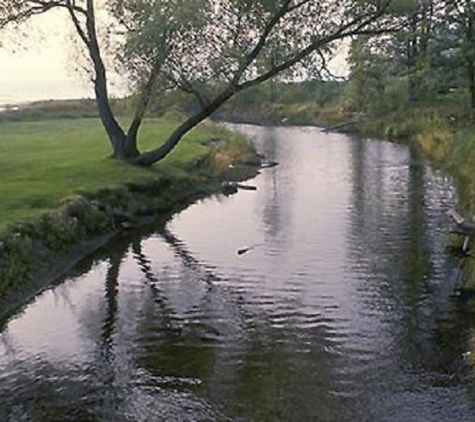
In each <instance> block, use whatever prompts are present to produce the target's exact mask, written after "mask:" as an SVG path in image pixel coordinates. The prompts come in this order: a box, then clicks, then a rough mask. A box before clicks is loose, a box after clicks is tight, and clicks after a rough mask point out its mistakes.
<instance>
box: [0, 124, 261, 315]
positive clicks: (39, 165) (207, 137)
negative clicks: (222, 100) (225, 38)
mask: <svg viewBox="0 0 475 422" xmlns="http://www.w3.org/2000/svg"><path fill="white" fill-rule="evenodd" d="M176 124H177V122H176V120H175V119H174V117H173V116H171V115H168V116H165V117H164V118H161V119H150V120H148V121H147V122H146V123H145V125H144V128H143V132H142V138H141V147H142V148H143V149H147V148H150V147H152V146H153V145H156V144H157V143H159V142H160V141H161V140H162V139H165V136H166V135H167V133H169V132H170V131H171V130H172V129H173V128H174V127H175V126H176ZM1 127H2V137H1V141H0V178H1V179H2V185H1V186H0V316H1V315H2V314H3V315H4V314H5V313H6V312H8V311H10V310H11V309H12V308H13V307H15V306H17V305H18V304H20V303H22V302H23V301H24V300H25V299H26V298H28V297H29V296H31V295H32V294H34V293H36V292H38V291H39V290H41V288H43V287H45V286H46V284H47V283H48V282H49V281H50V280H52V279H54V278H56V277H58V276H60V275H61V274H62V273H64V271H65V270H67V269H68V268H70V267H71V266H73V265H74V264H75V263H77V262H78V261H79V260H80V259H81V258H82V257H84V256H85V255H87V254H88V253H90V252H91V250H94V249H96V248H98V247H100V246H101V245H102V244H104V243H105V242H107V241H108V240H109V239H110V238H111V237H113V236H114V235H115V234H117V233H118V232H120V231H121V230H124V229H127V228H129V227H131V226H135V225H140V224H143V223H146V222H150V221H152V220H153V216H154V215H156V214H157V213H161V212H166V211H169V210H171V209H173V207H175V206H178V205H183V204H185V203H188V202H189V201H192V200H193V199H196V198H197V197H199V196H202V195H206V194H209V193H211V192H216V191H218V190H219V189H220V186H221V182H222V181H223V180H234V179H242V178H246V177H249V176H251V175H253V174H255V172H256V168H255V167H250V166H245V165H239V163H244V162H249V161H255V157H256V156H255V152H254V150H253V149H252V147H251V146H250V145H249V144H248V143H247V142H246V140H245V139H244V138H243V137H241V136H238V135H235V134H232V133H231V132H229V131H226V130H224V129H223V128H220V127H218V126H217V125H215V124H212V123H205V124H204V125H202V126H201V127H200V128H199V129H197V130H196V131H194V132H193V133H192V134H191V135H190V136H188V137H187V138H186V139H184V141H183V143H182V144H181V145H180V146H179V147H178V148H177V150H176V151H175V152H174V153H173V154H171V155H170V156H169V158H167V159H166V160H164V161H163V162H161V163H159V164H157V165H155V166H153V167H152V168H150V169H142V168H137V167H133V166H130V165H127V164H124V163H121V162H117V161H113V160H110V159H108V158H107V154H108V145H107V143H106V141H105V138H104V135H103V134H102V128H101V125H100V122H99V121H98V120H96V119H74V120H71V119H63V120H54V119H53V120H39V121H30V122H25V121H22V122H4V123H1ZM230 164H234V166H232V167H233V168H232V169H230Z"/></svg>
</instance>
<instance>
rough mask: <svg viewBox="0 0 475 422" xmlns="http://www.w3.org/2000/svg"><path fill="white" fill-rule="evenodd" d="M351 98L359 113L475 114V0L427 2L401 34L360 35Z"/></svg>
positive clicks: (353, 59) (355, 45)
mask: <svg viewBox="0 0 475 422" xmlns="http://www.w3.org/2000/svg"><path fill="white" fill-rule="evenodd" d="M349 61H350V65H351V72H350V77H349V83H348V89H347V91H346V97H347V98H346V100H347V103H348V105H349V107H352V108H353V109H355V110H358V111H379V112H380V113H381V112H382V113H387V112H391V111H397V110H398V109H401V108H403V107H407V106H411V107H418V106H427V105H430V106H437V107H445V108H447V109H450V108H453V107H454V106H460V107H462V108H464V109H467V108H468V109H470V110H471V114H472V115H473V113H475V2H474V1H473V0H458V1H447V0H424V1H421V2H420V4H419V6H418V7H417V8H416V9H414V10H413V11H412V12H411V13H410V14H409V21H408V25H407V26H405V27H404V28H403V29H401V31H398V32H397V33H388V34H384V35H382V36H376V37H367V36H360V37H357V38H355V39H353V41H352V44H351V51H350V58H349Z"/></svg>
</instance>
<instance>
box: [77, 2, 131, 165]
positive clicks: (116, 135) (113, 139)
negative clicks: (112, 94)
mask: <svg viewBox="0 0 475 422" xmlns="http://www.w3.org/2000/svg"><path fill="white" fill-rule="evenodd" d="M76 28H78V24H76ZM86 29H87V38H86V35H85V34H84V33H83V32H82V31H80V29H78V31H80V32H81V33H80V35H81V37H82V38H83V39H84V42H85V44H86V46H87V48H88V51H89V55H90V57H91V60H92V62H93V64H94V73H95V77H94V91H95V94H96V104H97V109H98V111H99V117H100V118H101V121H102V124H103V125H104V128H105V130H106V133H107V136H108V137H109V141H110V143H111V145H112V150H113V153H112V158H116V159H119V160H126V159H130V158H133V157H136V156H138V155H139V151H138V150H137V148H136V142H135V140H134V142H133V143H131V142H129V141H128V140H127V136H126V135H125V132H124V130H123V129H122V127H121V126H120V124H119V122H118V121H117V120H116V118H115V117H114V113H113V112H112V109H111V106H110V102H109V93H108V88H107V73H106V68H105V66H104V61H103V60H102V56H101V50H100V47H99V41H98V39H97V32H96V17H95V13H94V1H93V0H88V1H87V16H86Z"/></svg>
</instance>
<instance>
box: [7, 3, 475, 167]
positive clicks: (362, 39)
mask: <svg viewBox="0 0 475 422" xmlns="http://www.w3.org/2000/svg"><path fill="white" fill-rule="evenodd" d="M463 1H464V2H465V3H466V4H465V3H464V4H461V3H463ZM463 1H462V2H461V1H456V2H451V1H436V0H434V1H430V0H339V1H334V0H101V1H99V0H0V29H6V28H8V27H14V28H15V26H18V25H21V24H22V23H23V22H25V21H28V20H29V19H32V18H34V17H35V16H36V15H41V14H45V13H50V12H51V11H53V10H61V11H63V12H64V14H65V15H66V16H67V17H68V19H69V21H70V23H71V24H72V26H73V27H74V32H75V37H76V39H77V40H78V41H79V43H80V44H81V45H82V46H83V48H84V50H85V52H86V54H87V57H88V61H89V67H88V70H89V74H90V78H91V82H92V84H93V86H94V92H95V100H96V104H97V109H98V112H99V116H100V119H101V121H102V124H103V126H104V129H105V132H106V134H107V138H108V140H109V142H110V145H111V149H112V157H113V158H116V159H119V160H125V161H128V162H131V163H133V164H137V165H142V166H149V165H152V164H153V163H156V162H157V161H160V160H161V159H163V158H164V157H166V156H167V155H168V154H169V153H170V152H171V151H172V150H173V149H174V148H175V146H176V145H177V144H178V143H179V142H180V140H181V139H182V138H183V136H184V135H186V134H187V133H188V132H189V131H190V130H192V129H193V128H194V127H196V126H197V125H198V124H199V123H200V122H202V121H203V120H205V119H206V118H207V117H209V116H210V115H212V114H213V113H214V112H215V111H216V110H218V109H219V108H220V107H221V106H222V105H223V104H225V103H227V102H228V101H229V100H230V99H232V98H233V97H235V96H236V94H238V93H240V92H243V91H245V90H248V89H250V88H253V87H256V86H259V85H260V84H262V83H264V82H266V81H269V80H273V79H274V78H280V79H281V80H289V81H291V80H296V79H300V80H302V79H306V78H311V77H313V78H315V77H320V78H323V77H325V76H324V75H325V74H328V73H329V72H328V66H327V63H328V60H329V59H330V58H331V57H332V56H334V55H335V54H336V51H337V49H338V47H339V46H340V45H341V43H342V42H345V40H348V39H350V40H353V44H352V56H351V59H352V73H353V75H355V74H356V73H357V72H358V71H361V70H360V67H361V66H366V64H365V63H366V62H365V60H364V59H365V55H371V57H373V56H374V55H377V56H378V59H379V58H381V59H382V61H381V63H380V64H378V66H381V67H384V66H385V64H384V63H383V62H385V61H389V62H392V60H387V59H388V58H389V57H390V56H389V55H386V57H384V55H385V54H386V53H384V54H382V52H386V51H390V50H391V51H392V52H391V53H390V54H394V55H398V54H399V55H401V53H400V52H399V50H401V49H406V50H405V54H406V55H405V60H403V62H404V66H405V69H406V71H407V72H409V73H410V75H411V78H412V80H413V87H412V88H411V89H412V90H413V95H414V98H415V99H416V97H417V95H418V91H419V90H420V89H421V85H422V82H421V81H422V78H421V76H420V73H418V71H416V69H419V68H420V67H421V66H422V65H421V63H422V62H424V60H425V58H426V57H428V55H429V53H428V52H429V50H430V49H432V48H433V45H432V41H431V42H429V38H430V39H431V40H432V39H433V37H432V35H433V34H434V33H441V31H443V28H442V25H441V24H440V25H439V24H436V22H439V21H440V22H442V21H443V19H442V18H441V17H440V16H442V15H441V14H443V13H449V14H450V16H451V17H454V16H457V19H460V20H463V19H465V18H464V17H465V16H466V14H467V13H468V10H470V11H471V2H470V1H469V0H463ZM452 3H454V4H452ZM467 5H470V9H469V8H468V6H467ZM450 8H452V9H450ZM449 10H450V12H449ZM470 13H471V12H470ZM464 22H465V21H464ZM446 24H447V25H446V28H445V30H450V31H455V32H454V33H456V34H459V32H460V31H461V29H457V30H456V29H455V28H459V27H458V26H457V25H459V24H458V20H456V19H453V21H451V22H446ZM462 25H465V26H466V25H468V23H467V22H465V23H464V24H462ZM470 25H471V26H470ZM470 25H469V26H470V29H467V28H465V26H463V28H465V32H464V33H463V36H465V37H471V36H472V35H471V33H470V34H469V32H470V31H472V30H473V23H472V21H470ZM460 28H462V26H461V27H460ZM14 30H15V29H14ZM457 31H459V32H457ZM457 36H462V35H457ZM467 39H468V38H467ZM470 40H471V38H470ZM461 54H462V53H461ZM463 54H465V56H464V57H465V58H466V57H469V56H470V57H471V55H472V54H473V53H472V51H471V50H470V51H464V52H463ZM106 58H107V60H106ZM109 62H112V63H113V64H112V66H113V67H114V69H120V70H121V72H122V73H123V74H125V75H126V76H127V80H128V83H129V87H130V90H131V91H132V95H133V98H134V104H135V108H134V113H133V117H132V119H131V121H130V123H129V124H128V125H127V126H125V125H123V124H121V123H120V122H119V120H118V119H117V116H115V115H114V113H113V110H112V107H111V101H110V95H109V83H108V75H109V74H110V71H111V69H110V68H108V67H107V65H106V63H109ZM472 62H473V61H472ZM374 63H376V61H374V60H372V64H371V66H373V65H374ZM472 64H473V63H472ZM388 65H394V66H395V64H394V63H389V64H388ZM365 72H366V71H365V70H364V67H363V69H362V78H360V82H359V83H360V85H361V87H359V88H358V89H363V90H364V89H366V88H364V87H363V85H364V84H365V83H366V81H365ZM391 72H393V70H385V71H384V73H385V76H384V77H386V76H388V75H391V76H392V75H393V73H391ZM467 72H468V68H467ZM471 72H472V73H474V71H473V66H472V69H471ZM382 74H383V73H381V75H382ZM381 75H378V77H380V76H381ZM378 77H377V78H378ZM381 77H382V76H381ZM377 78H376V79H377ZM355 80H356V79H355ZM373 82H377V81H372V82H371V83H373ZM375 89H376V90H377V89H379V88H378V87H377V86H376V85H374V86H373V85H372V86H371V90H375ZM172 90H175V91H182V92H185V93H188V94H191V95H193V96H194V97H195V98H196V101H197V104H199V106H198V108H197V109H196V110H195V111H194V112H193V113H192V114H191V115H190V116H188V117H187V118H186V120H185V121H183V122H182V123H181V124H180V125H179V126H178V127H177V128H176V129H175V130H174V131H173V132H172V134H171V135H170V136H169V138H168V139H167V140H166V141H165V142H164V143H163V144H162V145H157V147H156V148H155V149H153V150H151V151H145V152H141V151H140V150H139V144H138V137H139V132H140V127H141V125H142V123H143V120H144V117H145V115H146V113H147V109H148V108H149V106H150V104H151V102H152V100H153V99H154V98H155V97H156V96H157V95H159V94H160V93H163V92H169V91H172ZM474 91H475V87H474ZM411 95H412V94H411ZM474 95H475V94H474ZM362 98H363V97H362ZM474 101H475V100H474Z"/></svg>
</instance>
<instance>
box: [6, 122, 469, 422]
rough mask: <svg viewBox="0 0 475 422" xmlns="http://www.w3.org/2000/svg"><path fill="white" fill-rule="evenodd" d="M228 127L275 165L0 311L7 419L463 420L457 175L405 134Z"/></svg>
mask: <svg viewBox="0 0 475 422" xmlns="http://www.w3.org/2000/svg"><path fill="white" fill-rule="evenodd" d="M235 128H236V129H237V130H239V131H241V132H243V133H245V134H247V135H248V136H249V137H250V138H251V139H252V141H253V142H254V143H255V144H256V146H257V147H258V148H259V149H260V150H261V151H262V152H263V153H264V154H265V155H266V156H267V158H268V159H270V160H275V161H279V162H280V163H281V165H280V166H279V167H276V168H273V169H267V170H263V171H262V173H261V174H260V175H259V176H258V177H257V178H256V179H255V180H253V181H251V182H249V183H252V184H255V185H256V186H257V187H258V191H257V192H251V191H240V192H239V193H238V194H237V195H234V196H231V197H223V196H216V197H212V198H208V199H205V200H202V201H200V202H198V203H196V204H194V205H192V206H190V207H189V208H187V209H186V210H185V211H182V212H180V213H178V214H176V215H174V216H173V217H171V218H169V219H166V220H165V221H161V222H159V223H157V224H156V225H155V226H154V227H153V228H147V229H142V230H141V231H137V232H133V233H128V234H125V235H123V236H122V237H120V238H118V239H116V240H115V241H114V242H113V243H111V244H110V245H108V246H107V247H105V248H103V249H102V250H101V251H100V252H98V253H96V254H95V255H94V256H93V257H90V258H88V259H86V260H84V261H83V262H82V263H81V264H80V265H79V266H78V267H77V268H75V269H74V271H72V272H71V273H70V274H69V275H68V276H67V277H66V278H65V280H64V282H62V283H60V284H58V285H57V286H56V287H54V288H51V289H49V290H47V291H45V292H44V293H43V294H41V295H39V296H38V297H37V298H36V299H35V300H34V301H32V302H31V303H30V304H28V305H27V306H25V307H24V309H22V310H21V311H20V312H19V313H18V314H17V315H15V316H13V317H12V318H10V319H9V320H8V321H5V322H4V324H3V327H2V329H1V330H2V331H1V333H0V397H1V401H0V420H1V421H5V422H6V421H29V422H30V421H48V422H49V421H114V422H115V421H144V422H145V421H331V422H341V421H348V422H358V421H364V422H369V421H401V422H412V421H434V422H435V421H437V422H443V421H451V422H452V421H457V422H462V421H471V422H473V421H474V420H475V389H474V382H473V377H472V370H471V368H470V367H469V366H468V364H467V363H466V361H465V359H464V353H465V352H467V350H468V348H469V339H470V335H471V330H472V327H471V326H470V313H469V311H468V310H467V309H466V308H467V305H466V304H465V302H464V301H463V300H461V299H459V298H458V297H457V296H456V295H455V294H454V291H455V288H456V287H457V283H458V281H457V267H456V263H455V262H452V261H453V259H452V258H450V256H448V254H447V253H446V251H445V245H446V241H447V231H448V227H449V221H448V217H447V215H446V212H447V210H449V209H450V208H451V207H453V206H454V201H455V199H454V191H453V188H452V186H451V184H450V182H449V181H448V180H446V179H444V178H443V177H441V176H440V175H438V174H437V173H436V172H434V171H432V170H431V169H430V168H429V167H428V166H427V165H426V164H425V163H424V162H423V161H421V160H420V159H419V157H417V155H416V154H415V153H414V152H412V151H411V150H410V149H409V148H408V147H406V146H402V145H396V144H391V143H387V142H379V141H371V140H360V139H355V138H351V137H348V136H346V135H342V134H324V133H322V132H321V131H320V130H319V129H316V128H267V127H253V126H244V125H238V126H235ZM250 246H253V248H252V249H251V250H249V252H248V253H246V254H243V255H241V256H238V254H237V253H236V252H237V250H239V249H241V248H245V247H250Z"/></svg>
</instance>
